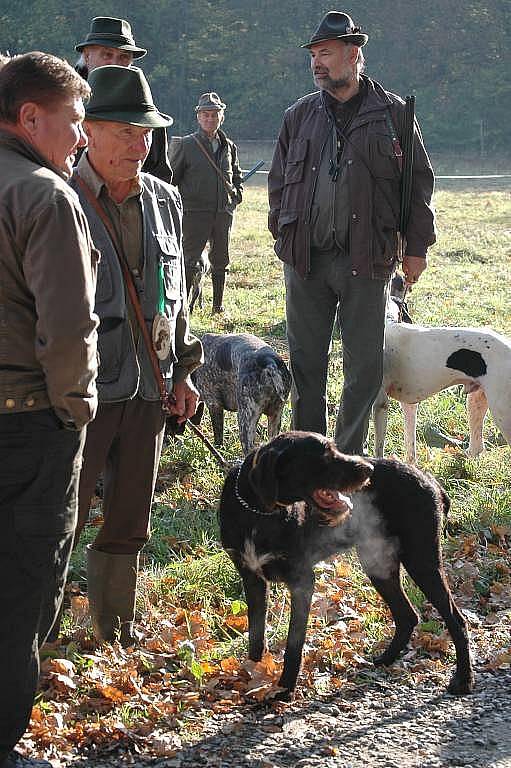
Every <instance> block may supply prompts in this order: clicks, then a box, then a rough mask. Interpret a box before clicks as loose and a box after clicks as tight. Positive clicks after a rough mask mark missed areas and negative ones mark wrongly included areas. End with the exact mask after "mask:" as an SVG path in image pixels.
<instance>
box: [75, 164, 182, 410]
mask: <svg viewBox="0 0 511 768" xmlns="http://www.w3.org/2000/svg"><path fill="white" fill-rule="evenodd" d="M75 178H76V181H77V184H78V185H79V187H80V188H81V190H82V191H83V193H84V195H85V197H86V198H87V200H88V201H89V203H90V204H91V205H92V207H93V208H94V210H95V211H96V213H97V214H98V216H99V218H100V219H101V221H102V222H103V224H104V226H105V228H106V231H107V232H108V235H109V237H110V240H111V241H112V245H113V247H114V251H115V253H116V255H117V258H118V259H119V264H120V267H121V270H122V274H123V277H124V283H125V286H126V289H127V291H128V296H129V299H130V301H131V304H132V306H133V310H134V312H135V317H136V319H137V322H138V325H139V327H140V331H141V333H142V337H143V339H144V343H145V345H146V348H147V352H148V354H149V359H150V361H151V366H152V369H153V373H154V376H155V379H156V383H157V385H158V390H159V392H160V399H161V403H162V408H163V410H164V411H166V412H168V413H170V404H171V403H172V398H173V396H172V395H171V394H169V393H168V392H167V388H166V386H165V381H164V379H163V375H162V372H161V369H160V365H159V362H158V358H157V356H156V352H155V351H154V347H153V342H152V339H151V337H150V336H149V331H148V330H147V325H146V322H145V318H144V313H143V312H142V307H141V306H140V301H139V298H138V294H137V289H136V287H135V283H134V282H133V276H132V274H131V272H130V268H129V267H128V264H127V263H126V259H125V258H124V255H123V253H122V250H121V247H120V244H119V241H118V240H117V234H116V232H115V229H114V227H113V224H112V222H111V221H110V219H109V218H108V215H107V213H106V211H105V210H104V208H103V207H102V205H101V204H100V202H99V200H98V199H97V197H95V195H94V194H93V192H92V190H91V189H90V187H89V186H88V184H87V183H86V182H85V181H84V180H83V179H82V177H81V176H79V175H78V174H76V176H75Z"/></svg>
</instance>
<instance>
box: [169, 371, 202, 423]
mask: <svg viewBox="0 0 511 768" xmlns="http://www.w3.org/2000/svg"><path fill="white" fill-rule="evenodd" d="M172 394H173V395H174V403H173V404H172V405H171V406H170V413H171V414H172V415H174V416H177V423H178V424H182V423H183V422H184V421H186V419H189V418H190V417H191V416H193V414H194V413H195V411H196V410H197V403H198V402H199V393H198V392H197V390H196V389H195V387H194V386H193V384H192V382H191V381H190V379H184V380H183V381H179V382H178V383H177V384H174V386H173V388H172Z"/></svg>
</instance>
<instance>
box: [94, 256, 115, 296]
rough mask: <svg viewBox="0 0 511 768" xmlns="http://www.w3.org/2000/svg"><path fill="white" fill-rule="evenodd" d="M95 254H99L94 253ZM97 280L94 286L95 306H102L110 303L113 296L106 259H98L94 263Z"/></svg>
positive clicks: (111, 278) (111, 281) (111, 279)
mask: <svg viewBox="0 0 511 768" xmlns="http://www.w3.org/2000/svg"><path fill="white" fill-rule="evenodd" d="M96 253H98V254H99V253H100V252H99V251H96ZM96 264H97V270H98V279H97V284H96V304H104V303H105V302H107V301H110V300H111V298H112V296H113V294H114V281H113V277H112V270H111V269H110V264H109V263H108V259H106V258H99V259H98V261H97V262H96Z"/></svg>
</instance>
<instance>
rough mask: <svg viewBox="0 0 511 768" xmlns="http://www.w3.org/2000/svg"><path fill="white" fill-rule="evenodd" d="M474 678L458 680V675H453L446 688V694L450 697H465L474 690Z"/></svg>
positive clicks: (471, 676)
mask: <svg viewBox="0 0 511 768" xmlns="http://www.w3.org/2000/svg"><path fill="white" fill-rule="evenodd" d="M474 685H475V682H474V676H473V675H470V676H469V677H463V678H460V677H459V676H458V675H453V677H452V678H451V682H450V683H449V685H448V686H447V693H450V694H451V696H467V695H468V694H470V693H472V692H473V690H474Z"/></svg>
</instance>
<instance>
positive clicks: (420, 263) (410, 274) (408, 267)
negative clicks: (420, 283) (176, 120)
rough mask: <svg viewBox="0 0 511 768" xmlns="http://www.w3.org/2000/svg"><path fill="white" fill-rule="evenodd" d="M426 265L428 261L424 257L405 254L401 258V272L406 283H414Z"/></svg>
mask: <svg viewBox="0 0 511 768" xmlns="http://www.w3.org/2000/svg"><path fill="white" fill-rule="evenodd" d="M427 266H428V261H427V259H426V258H422V257H421V256H405V257H404V259H403V273H404V276H405V280H406V284H407V285H413V284H414V283H416V282H417V280H418V279H419V277H420V276H421V275H422V273H423V272H424V270H425V269H426V267H427Z"/></svg>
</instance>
